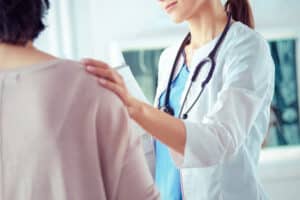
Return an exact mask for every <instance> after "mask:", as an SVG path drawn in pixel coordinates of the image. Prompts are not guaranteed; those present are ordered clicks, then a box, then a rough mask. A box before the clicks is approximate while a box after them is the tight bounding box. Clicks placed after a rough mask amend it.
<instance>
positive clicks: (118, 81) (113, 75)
mask: <svg viewBox="0 0 300 200" xmlns="http://www.w3.org/2000/svg"><path fill="white" fill-rule="evenodd" d="M81 63H82V64H83V65H84V66H85V68H86V70H87V72H89V73H91V74H93V75H95V76H96V77H98V82H99V84H100V85H102V86H103V87H105V88H107V89H108V90H111V91H112V92H114V93H115V94H116V95H117V96H119V97H120V99H121V100H122V101H123V103H124V104H125V106H126V107H127V110H128V112H129V115H130V116H131V117H132V114H134V112H135V111H136V110H137V108H138V107H139V106H138V105H139V103H140V102H139V101H138V100H137V99H135V98H134V97H133V96H131V95H130V94H129V92H128V90H127V88H126V86H125V83H124V80H123V78H122V76H121V75H120V74H119V73H118V72H117V71H116V70H114V69H113V68H111V67H110V66H109V65H108V64H106V63H104V62H102V61H98V60H94V59H83V60H82V61H81Z"/></svg>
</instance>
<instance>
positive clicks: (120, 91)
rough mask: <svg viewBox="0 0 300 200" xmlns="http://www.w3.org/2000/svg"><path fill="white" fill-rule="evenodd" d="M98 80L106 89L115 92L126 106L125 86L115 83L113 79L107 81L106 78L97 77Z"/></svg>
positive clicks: (126, 93)
mask: <svg viewBox="0 0 300 200" xmlns="http://www.w3.org/2000/svg"><path fill="white" fill-rule="evenodd" d="M98 82H99V84H100V85H102V86H103V87H105V88H106V89H108V90H110V91H112V92H113V93H115V94H116V95H117V96H119V98H120V99H121V100H122V101H123V103H124V104H125V105H126V106H127V105H129V98H128V92H127V90H126V88H125V87H123V86H122V85H120V84H117V83H115V82H113V81H109V80H107V79H103V78H98Z"/></svg>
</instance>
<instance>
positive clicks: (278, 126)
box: [266, 39, 300, 146]
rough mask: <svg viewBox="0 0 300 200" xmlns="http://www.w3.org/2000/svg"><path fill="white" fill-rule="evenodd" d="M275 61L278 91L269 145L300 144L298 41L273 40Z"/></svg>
mask: <svg viewBox="0 0 300 200" xmlns="http://www.w3.org/2000/svg"><path fill="white" fill-rule="evenodd" d="M269 44H270V48H271V53H272V57H273V59H274V63H275V80H276V81H275V94H274V99H273V103H272V115H271V126H270V132H269V135H268V137H267V140H266V145H267V146H281V145H296V144H299V143H300V127H299V104H298V85H297V70H296V40H294V39H284V40H277V41H270V42H269Z"/></svg>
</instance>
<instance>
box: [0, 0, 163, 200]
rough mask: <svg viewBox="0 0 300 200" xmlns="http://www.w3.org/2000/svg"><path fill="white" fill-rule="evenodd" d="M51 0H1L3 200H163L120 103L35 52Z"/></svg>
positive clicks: (64, 64) (80, 73)
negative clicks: (36, 42)
mask: <svg viewBox="0 0 300 200" xmlns="http://www.w3.org/2000/svg"><path fill="white" fill-rule="evenodd" d="M48 7H49V3H48V1H47V0H0V199H1V200H2V199H3V200H106V199H109V200H115V199H122V200H135V199H136V200H144V199H151V200H152V199H158V198H159V197H158V193H157V191H156V189H155V187H154V185H153V180H152V178H151V175H150V173H149V171H148V168H147V166H146V161H145V158H144V157H143V155H144V154H143V152H142V150H141V146H140V140H139V138H138V137H136V136H135V135H134V134H133V133H132V131H131V130H130V125H129V124H130V121H129V118H128V114H127V112H126V109H125V108H124V107H123V105H122V103H121V101H120V100H119V99H118V98H117V97H116V96H115V95H114V94H112V93H111V92H109V91H107V90H106V89H104V88H102V89H101V92H99V85H98V84H97V81H96V80H95V79H94V78H93V77H91V76H90V75H88V74H87V73H86V72H85V70H84V69H83V68H82V67H81V65H80V64H78V63H76V62H73V61H69V60H62V59H58V58H56V57H54V56H51V55H48V54H46V53H44V52H41V51H39V50H37V49H36V48H34V46H33V45H32V41H33V40H34V39H35V38H37V37H38V35H39V33H40V32H41V31H42V30H43V29H44V24H43V22H42V18H43V15H44V13H45V12H46V11H47V9H48Z"/></svg>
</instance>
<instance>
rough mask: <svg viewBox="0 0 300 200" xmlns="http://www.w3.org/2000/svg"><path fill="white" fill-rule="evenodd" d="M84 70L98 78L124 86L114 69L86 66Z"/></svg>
mask: <svg viewBox="0 0 300 200" xmlns="http://www.w3.org/2000/svg"><path fill="white" fill-rule="evenodd" d="M86 70H87V71H88V72H89V73H91V74H93V75H95V76H97V77H99V78H105V79H107V80H110V81H112V82H115V83H117V84H120V85H124V81H123V78H122V76H120V75H119V74H118V72H117V71H115V70H114V69H111V68H96V67H92V66H88V67H87V68H86Z"/></svg>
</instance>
